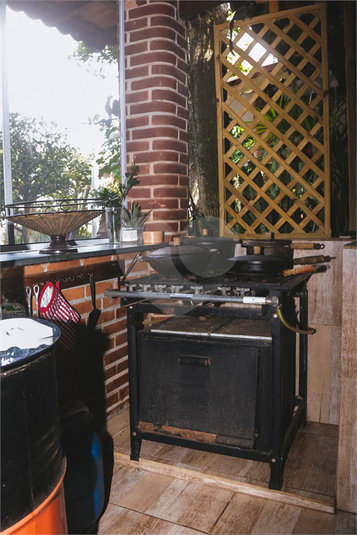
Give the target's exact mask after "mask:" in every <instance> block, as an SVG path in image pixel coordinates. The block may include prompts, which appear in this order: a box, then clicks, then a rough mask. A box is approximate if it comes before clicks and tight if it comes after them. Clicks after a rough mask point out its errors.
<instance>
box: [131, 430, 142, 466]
mask: <svg viewBox="0 0 357 535" xmlns="http://www.w3.org/2000/svg"><path fill="white" fill-rule="evenodd" d="M130 445H131V453H130V460H131V461H138V460H139V457H140V450H141V438H138V437H134V436H132V437H131V442H130Z"/></svg>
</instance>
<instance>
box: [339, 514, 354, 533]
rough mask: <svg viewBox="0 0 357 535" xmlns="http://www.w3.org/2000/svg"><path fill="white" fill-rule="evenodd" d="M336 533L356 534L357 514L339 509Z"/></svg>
mask: <svg viewBox="0 0 357 535" xmlns="http://www.w3.org/2000/svg"><path fill="white" fill-rule="evenodd" d="M334 533H335V534H336V535H352V534H353V535H356V533H357V523H356V515H354V514H353V513H346V512H345V511H337V513H336V524H335V531H334Z"/></svg>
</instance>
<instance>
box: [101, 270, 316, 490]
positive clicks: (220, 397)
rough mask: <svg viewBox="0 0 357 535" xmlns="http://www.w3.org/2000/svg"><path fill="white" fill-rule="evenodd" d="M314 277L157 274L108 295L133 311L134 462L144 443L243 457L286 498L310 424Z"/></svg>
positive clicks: (129, 314) (130, 331)
mask: <svg viewBox="0 0 357 535" xmlns="http://www.w3.org/2000/svg"><path fill="white" fill-rule="evenodd" d="M310 275H311V274H302V275H295V276H293V277H288V278H287V277H283V276H281V275H274V274H269V275H263V274H259V275H251V274H245V275H237V274H230V273H228V274H225V275H223V276H220V277H218V278H195V277H192V278H189V279H188V278H186V279H185V278H183V277H179V276H178V277H170V278H168V277H164V276H161V275H158V274H154V275H150V276H148V277H144V278H138V279H132V280H126V281H125V282H124V283H123V284H122V285H121V286H120V288H119V290H113V291H108V292H107V295H109V296H111V297H120V298H121V304H122V306H125V307H127V319H128V357H129V386H130V429H131V459H133V460H137V461H138V460H139V456H140V447H141V442H142V440H143V439H144V440H153V441H157V442H163V443H168V444H175V445H179V446H184V447H190V448H194V449H199V450H203V451H210V452H215V453H220V454H225V455H230V456H234V457H243V458H247V459H253V460H256V461H262V462H268V463H270V469H271V476H270V482H269V487H270V488H273V489H278V490H279V489H280V488H281V485H282V479H283V468H284V464H285V461H286V458H287V455H288V451H289V448H290V446H291V443H292V441H293V439H294V437H295V434H296V432H297V429H298V427H299V425H300V424H305V422H306V394H307V332H306V329H307V324H308V321H307V309H308V295H307V289H306V283H307V280H308V279H309V277H310ZM148 314H155V322H152V323H151V325H150V324H149V326H147V325H148V320H147V318H148V317H150V316H148ZM157 315H162V319H160V320H159V321H158V322H157V320H156V318H157V317H159V318H161V316H157ZM145 319H146V321H145V323H144V320H145ZM144 325H145V326H144ZM297 331H300V333H299V335H298V334H297ZM297 336H299V337H300V340H299V354H298V356H297V344H296V339H297ZM296 384H297V385H298V386H297V387H296Z"/></svg>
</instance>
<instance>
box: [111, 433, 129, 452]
mask: <svg viewBox="0 0 357 535" xmlns="http://www.w3.org/2000/svg"><path fill="white" fill-rule="evenodd" d="M113 442H114V448H116V449H120V450H121V451H123V452H129V451H130V429H129V427H127V428H126V429H124V430H123V431H122V432H121V433H118V434H116V435H115V436H114V437H113Z"/></svg>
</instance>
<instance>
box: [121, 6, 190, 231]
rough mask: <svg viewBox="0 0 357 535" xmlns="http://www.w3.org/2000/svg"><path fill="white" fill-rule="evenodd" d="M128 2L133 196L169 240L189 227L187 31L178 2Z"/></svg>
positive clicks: (129, 143)
mask: <svg viewBox="0 0 357 535" xmlns="http://www.w3.org/2000/svg"><path fill="white" fill-rule="evenodd" d="M126 6H127V7H126V22H125V30H126V47H125V53H126V73H125V76H126V101H127V151H128V165H130V163H132V162H134V163H136V164H137V165H139V167H140V175H139V179H140V181H141V183H140V185H139V186H138V187H136V188H134V189H133V190H132V191H131V192H130V199H132V200H134V199H135V200H136V201H137V202H139V204H141V206H142V208H144V209H151V210H152V213H151V215H150V219H149V221H148V223H147V225H146V227H147V230H165V232H166V239H168V238H169V237H170V236H172V235H173V234H176V233H178V232H179V231H180V230H183V229H184V228H185V227H186V226H187V209H188V189H187V188H188V107H187V95H188V88H187V41H186V29H185V26H184V23H183V21H181V20H180V19H179V16H178V2H177V1H170V2H160V1H156V0H143V1H139V0H136V1H135V0H131V1H129V2H128V3H127V5H126Z"/></svg>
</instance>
